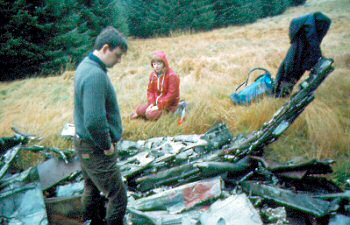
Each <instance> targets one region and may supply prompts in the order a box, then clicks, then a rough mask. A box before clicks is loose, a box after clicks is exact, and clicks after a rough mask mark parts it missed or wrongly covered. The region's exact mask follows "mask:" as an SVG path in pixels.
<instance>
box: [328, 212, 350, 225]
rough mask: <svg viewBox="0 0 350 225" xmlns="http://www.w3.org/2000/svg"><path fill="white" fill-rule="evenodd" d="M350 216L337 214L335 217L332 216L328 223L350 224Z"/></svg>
mask: <svg viewBox="0 0 350 225" xmlns="http://www.w3.org/2000/svg"><path fill="white" fill-rule="evenodd" d="M349 224H350V217H349V216H345V215H342V214H337V215H335V216H334V217H331V219H330V221H329V224H328V225H349Z"/></svg>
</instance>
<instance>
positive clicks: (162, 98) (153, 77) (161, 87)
mask: <svg viewBox="0 0 350 225" xmlns="http://www.w3.org/2000/svg"><path fill="white" fill-rule="evenodd" d="M154 58H159V59H161V60H162V62H163V63H164V66H165V74H163V75H161V76H160V77H159V78H158V76H157V74H156V73H155V72H154V71H153V72H152V73H151V74H150V78H149V83H148V89H147V99H148V104H153V105H157V106H158V108H159V109H160V110H164V109H166V110H169V111H172V112H174V111H175V110H176V109H177V106H178V104H179V101H180V78H179V76H178V75H177V74H176V73H175V72H174V71H173V70H172V69H171V68H170V67H169V63H168V60H167V58H166V55H165V53H164V52H162V51H157V52H155V53H154Z"/></svg>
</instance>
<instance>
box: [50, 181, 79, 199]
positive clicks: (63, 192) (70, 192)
mask: <svg viewBox="0 0 350 225" xmlns="http://www.w3.org/2000/svg"><path fill="white" fill-rule="evenodd" d="M83 192H84V181H80V182H75V183H70V184H66V185H61V186H58V187H57V189H56V197H72V196H79V195H82V194H83Z"/></svg>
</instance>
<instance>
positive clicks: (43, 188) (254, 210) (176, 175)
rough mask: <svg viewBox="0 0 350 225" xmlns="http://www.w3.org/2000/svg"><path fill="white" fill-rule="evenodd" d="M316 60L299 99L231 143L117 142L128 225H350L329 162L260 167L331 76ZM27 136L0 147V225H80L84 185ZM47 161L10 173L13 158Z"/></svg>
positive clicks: (348, 199)
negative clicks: (24, 155)
mask: <svg viewBox="0 0 350 225" xmlns="http://www.w3.org/2000/svg"><path fill="white" fill-rule="evenodd" d="M332 63H333V60H331V59H326V58H323V59H321V60H320V61H319V63H318V64H317V65H316V66H315V68H314V69H313V70H312V72H311V75H310V77H309V78H307V79H306V80H305V81H303V82H302V83H301V85H300V90H299V91H298V92H297V93H296V94H294V95H293V96H292V97H291V99H290V101H289V102H287V103H286V104H285V105H283V106H282V107H281V109H280V110H278V111H277V112H276V113H275V115H274V116H273V117H272V119H271V120H270V121H269V122H267V123H265V124H264V125H263V126H262V127H261V129H259V130H258V131H254V132H252V133H251V134H249V135H243V134H239V135H236V136H233V135H232V134H231V132H230V131H229V129H228V128H227V126H226V125H225V124H222V123H220V124H216V125H215V126H213V127H212V128H211V129H209V130H208V131H207V132H206V133H204V134H201V135H180V136H175V137H158V138H152V139H148V140H140V141H137V142H133V141H122V142H120V143H119V144H118V147H117V149H118V154H119V158H120V161H119V162H118V165H119V167H120V171H121V173H122V175H123V177H124V179H125V183H126V184H127V186H128V209H127V216H126V217H127V222H128V224H157V225H158V224H159V225H160V224H162V225H165V224H185V225H190V224H191V225H192V224H193V225H194V224H204V225H207V224H208V225H212V224H215V225H216V224H218V225H222V224H226V225H229V224H244V225H249V224H252V225H255V224H276V225H277V224H298V225H303V224H332V225H335V224H350V191H345V192H344V191H343V190H341V189H340V188H339V187H338V186H336V185H335V184H334V183H333V182H331V181H329V180H327V179H326V178H325V177H324V176H323V175H324V174H329V173H331V172H332V168H331V164H332V163H334V161H332V160H302V159H297V160H291V161H289V162H286V163H283V164H282V163H277V162H271V161H268V160H266V159H264V158H263V153H264V150H265V148H266V146H267V145H268V144H270V143H272V142H274V141H276V140H277V139H278V138H279V137H280V136H281V135H282V134H283V133H284V132H285V131H286V130H287V128H288V127H289V126H290V125H291V124H292V123H293V121H294V120H295V119H296V118H297V117H298V116H299V115H300V113H301V112H302V111H303V110H304V109H305V107H306V106H307V105H308V104H309V103H310V102H311V101H312V100H313V99H314V91H315V90H316V88H317V87H318V86H319V85H320V84H321V83H322V81H323V80H324V79H325V78H326V77H327V76H328V75H329V74H330V73H331V72H332V71H333V67H332ZM29 141H30V136H28V135H24V134H18V132H17V133H16V135H15V136H13V137H9V138H1V139H0V148H1V152H2V156H1V161H0V163H1V164H0V201H1V204H0V221H1V224H49V223H50V224H81V223H82V221H81V220H80V219H81V208H82V207H81V203H80V199H81V195H82V193H83V188H84V185H83V179H82V175H81V173H80V164H79V159H77V158H76V157H75V156H74V154H72V152H71V151H69V150H65V151H62V150H59V149H55V148H44V147H39V146H34V147H28V144H29V143H30V142H29ZM23 150H27V151H38V152H42V153H43V154H45V156H49V155H52V154H56V155H58V156H59V158H57V157H51V158H50V159H48V160H46V161H44V162H43V163H41V164H40V165H38V166H36V167H34V168H29V169H28V170H26V171H23V172H20V173H11V171H10V168H11V163H12V162H13V161H14V159H15V157H16V155H17V154H18V152H19V151H23Z"/></svg>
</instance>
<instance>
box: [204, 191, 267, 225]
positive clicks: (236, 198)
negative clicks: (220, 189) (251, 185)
mask: <svg viewBox="0 0 350 225" xmlns="http://www.w3.org/2000/svg"><path fill="white" fill-rule="evenodd" d="M233 215H234V216H233ZM200 222H201V224H202V225H212V224H225V225H237V224H242V225H243V224H244V225H262V224H263V223H262V221H261V219H260V216H259V214H258V212H257V211H256V210H255V208H254V207H253V205H252V203H250V201H249V199H248V198H247V196H246V195H245V194H240V195H231V196H229V197H228V198H226V199H224V200H217V201H216V202H215V203H213V204H212V205H211V206H210V208H209V210H208V211H207V212H204V213H202V215H201V217H200Z"/></svg>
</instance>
